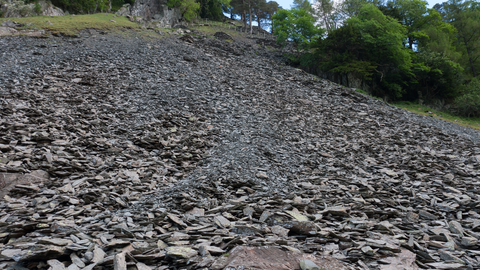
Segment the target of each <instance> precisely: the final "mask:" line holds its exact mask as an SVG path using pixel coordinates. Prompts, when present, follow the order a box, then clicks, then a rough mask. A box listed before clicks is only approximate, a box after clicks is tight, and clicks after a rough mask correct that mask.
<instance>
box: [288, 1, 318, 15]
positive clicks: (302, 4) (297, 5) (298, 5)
mask: <svg viewBox="0 0 480 270" xmlns="http://www.w3.org/2000/svg"><path fill="white" fill-rule="evenodd" d="M291 7H292V9H303V10H306V11H307V12H312V11H313V10H312V4H310V2H309V1H308V0H293V4H292V6H291Z"/></svg>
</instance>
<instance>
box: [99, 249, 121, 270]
mask: <svg viewBox="0 0 480 270" xmlns="http://www.w3.org/2000/svg"><path fill="white" fill-rule="evenodd" d="M94 264H95V263H94ZM113 269H115V270H127V262H126V261H125V253H123V252H122V253H118V254H117V255H115V258H114V259H113Z"/></svg>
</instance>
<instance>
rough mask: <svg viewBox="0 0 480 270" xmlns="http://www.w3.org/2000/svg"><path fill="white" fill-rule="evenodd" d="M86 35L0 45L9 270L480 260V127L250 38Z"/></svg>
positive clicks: (460, 263) (462, 265) (439, 264)
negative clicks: (375, 93)
mask: <svg viewBox="0 0 480 270" xmlns="http://www.w3.org/2000/svg"><path fill="white" fill-rule="evenodd" d="M81 36H82V37H81V38H76V39H67V38H49V39H34V38H29V37H5V38H2V39H0V46H1V47H2V48H4V52H3V53H2V54H1V55H0V59H1V61H0V95H1V97H2V99H1V100H0V108H1V110H0V152H1V153H0V187H1V192H2V194H0V195H2V196H3V199H2V200H1V201H0V239H1V240H2V241H1V244H0V268H9V267H13V266H15V267H16V268H17V269H25V268H27V269H49V268H50V269H54V270H56V269H66V268H68V269H71V270H73V269H101V268H102V267H103V268H106V269H110V268H114V269H127V268H128V269H135V268H134V267H136V269H142V270H143V269H224V268H225V269H235V268H236V269H241V267H254V266H259V267H260V266H261V267H263V268H265V267H270V269H285V267H291V268H293V269H300V267H301V265H300V262H302V267H310V266H311V267H313V268H311V269H314V268H315V266H314V265H317V266H320V267H324V268H326V269H418V267H421V268H425V269H480V268H479V265H480V246H479V244H478V240H479V239H480V215H479V214H480V213H479V209H480V198H479V196H480V191H479V184H480V180H479V177H478V176H479V173H478V171H479V167H480V148H479V145H478V142H479V136H478V132H476V131H471V130H461V129H459V128H457V127H456V126H455V125H453V124H452V125H449V124H445V123H439V122H437V121H435V120H434V119H431V118H428V117H423V116H415V115H412V114H410V113H408V112H405V111H402V110H399V109H396V108H393V107H390V106H389V105H387V104H384V103H382V102H380V101H378V100H375V99H370V98H368V97H365V96H363V95H361V94H358V93H356V92H352V91H351V90H350V89H345V88H343V87H340V86H338V85H335V84H333V83H329V82H327V81H324V80H321V79H318V78H316V77H314V76H312V75H309V74H306V73H304V72H302V71H300V70H297V69H294V68H291V67H287V66H284V65H283V64H282V63H281V61H278V60H279V59H278V58H277V57H276V56H274V55H271V53H270V52H269V51H267V50H264V49H263V48H261V47H259V46H257V45H255V44H243V43H240V42H237V41H234V42H233V43H231V42H228V41H224V40H217V39H212V38H207V37H204V36H200V35H198V33H197V34H193V35H191V36H189V37H188V38H183V39H180V37H178V36H172V37H168V38H162V39H154V38H148V39H145V38H142V37H141V36H135V34H131V35H130V36H128V37H119V36H111V35H103V36H95V35H93V36H86V35H81ZM184 40H185V41H184ZM266 247H270V248H266ZM247 255H248V256H247ZM250 256H253V257H250ZM255 256H256V257H255ZM271 256H274V257H275V256H276V258H277V259H278V260H277V261H276V262H275V261H274V260H269V258H271ZM279 256H281V257H282V258H283V259H282V260H280V259H279ZM235 258H237V259H238V258H240V259H238V260H235ZM242 258H243V263H239V262H238V261H239V260H240V261H241V260H242ZM253 258H263V259H264V260H260V259H259V260H258V264H255V262H257V261H256V259H253ZM289 258H292V260H298V262H297V263H298V264H297V265H295V263H291V262H292V261H291V260H290V259H289ZM252 261H253V262H254V263H253V265H252ZM329 265H330V266H329ZM282 267H283V268H282Z"/></svg>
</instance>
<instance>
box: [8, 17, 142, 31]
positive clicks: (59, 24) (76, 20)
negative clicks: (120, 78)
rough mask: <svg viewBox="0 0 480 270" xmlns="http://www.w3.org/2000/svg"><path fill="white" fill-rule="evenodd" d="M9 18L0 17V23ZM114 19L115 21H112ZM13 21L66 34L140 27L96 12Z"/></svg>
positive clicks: (123, 18) (16, 19) (32, 27)
mask: <svg viewBox="0 0 480 270" xmlns="http://www.w3.org/2000/svg"><path fill="white" fill-rule="evenodd" d="M8 20H11V19H9V18H0V23H2V22H4V21H8ZM112 20H114V21H115V22H112ZM15 22H18V23H22V24H25V25H27V26H28V28H29V29H44V30H46V31H49V32H52V33H62V34H67V35H72V34H77V33H78V31H80V30H83V29H91V28H93V29H99V30H108V31H111V32H115V31H120V30H123V29H125V28H128V29H140V26H139V25H138V24H137V23H133V22H130V21H129V20H128V19H127V18H125V17H117V16H115V15H113V14H105V13H97V14H93V15H76V16H58V17H49V16H36V17H23V18H15Z"/></svg>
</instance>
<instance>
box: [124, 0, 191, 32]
mask: <svg viewBox="0 0 480 270" xmlns="http://www.w3.org/2000/svg"><path fill="white" fill-rule="evenodd" d="M116 14H117V15H121V16H128V15H130V16H134V17H136V18H138V17H141V18H143V19H144V20H146V21H156V22H158V24H159V26H160V27H171V26H174V25H175V24H177V23H178V22H179V21H181V20H182V14H181V12H180V10H179V9H177V8H169V7H168V6H167V1H166V0H160V1H155V0H137V1H135V4H134V5H133V6H131V5H129V4H126V5H124V6H123V7H122V8H120V9H119V10H118V11H117V13H116ZM135 20H136V19H135Z"/></svg>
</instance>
